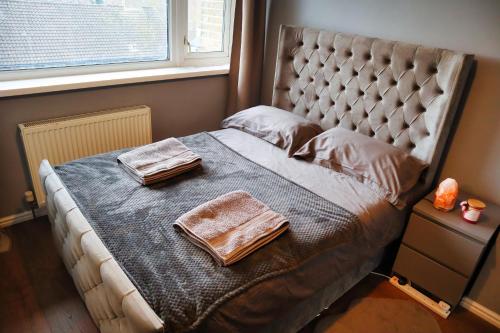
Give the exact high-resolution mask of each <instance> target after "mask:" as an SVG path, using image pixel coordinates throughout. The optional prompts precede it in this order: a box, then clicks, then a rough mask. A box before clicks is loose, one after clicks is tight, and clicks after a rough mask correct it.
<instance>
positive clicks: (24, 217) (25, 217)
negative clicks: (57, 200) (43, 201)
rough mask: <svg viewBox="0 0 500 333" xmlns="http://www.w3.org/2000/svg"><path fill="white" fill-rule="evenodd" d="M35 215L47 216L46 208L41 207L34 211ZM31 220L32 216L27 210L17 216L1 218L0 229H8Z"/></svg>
mask: <svg viewBox="0 0 500 333" xmlns="http://www.w3.org/2000/svg"><path fill="white" fill-rule="evenodd" d="M35 214H36V216H44V215H47V208H46V207H41V208H37V209H35ZM32 219H33V215H32V214H31V211H30V210H27V211H25V212H22V213H18V214H12V215H9V216H5V217H1V218H0V229H2V228H6V227H9V226H11V225H14V224H17V223H21V222H26V221H29V220H32Z"/></svg>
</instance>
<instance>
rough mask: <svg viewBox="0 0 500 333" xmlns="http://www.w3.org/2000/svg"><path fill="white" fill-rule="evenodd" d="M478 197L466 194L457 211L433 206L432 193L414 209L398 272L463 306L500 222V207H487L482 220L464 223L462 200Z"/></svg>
mask: <svg viewBox="0 0 500 333" xmlns="http://www.w3.org/2000/svg"><path fill="white" fill-rule="evenodd" d="M471 197H474V196H473V195H468V194H466V193H463V194H461V195H460V196H459V198H458V199H457V203H456V206H455V209H454V210H452V211H451V212H442V211H439V210H437V209H435V208H434V206H433V205H432V201H433V198H434V195H433V193H431V194H430V195H428V196H427V197H426V198H424V199H422V200H421V201H419V202H418V203H417V204H416V205H415V206H414V207H413V211H412V213H411V216H410V221H409V222H408V226H407V228H406V231H405V233H404V236H403V241H402V243H401V245H400V248H399V251H398V254H397V257H396V261H395V263H394V266H393V271H394V273H396V275H398V276H400V277H404V278H406V279H408V280H409V281H411V283H412V285H416V286H417V287H420V288H422V289H424V290H426V291H427V292H430V293H431V294H432V295H433V296H435V297H437V298H439V299H441V300H443V301H445V302H446V303H448V304H449V305H451V306H452V307H454V306H456V305H458V304H459V303H460V300H461V298H462V296H463V294H464V292H465V290H466V288H467V287H468V285H469V283H471V280H472V279H473V278H474V277H475V272H476V270H477V268H478V264H479V263H480V262H481V259H482V257H483V256H484V255H485V254H486V252H487V251H486V248H487V245H488V244H489V242H490V240H491V239H492V237H493V236H494V235H495V232H496V229H497V227H498V224H499V222H500V207H499V206H497V205H494V204H492V203H491V202H487V201H485V203H486V205H487V207H486V209H485V210H484V211H483V214H482V215H481V218H480V219H479V222H478V223H477V224H470V223H467V222H465V221H464V220H463V219H462V217H461V210H460V207H459V206H458V204H459V203H460V201H462V200H465V199H467V198H471Z"/></svg>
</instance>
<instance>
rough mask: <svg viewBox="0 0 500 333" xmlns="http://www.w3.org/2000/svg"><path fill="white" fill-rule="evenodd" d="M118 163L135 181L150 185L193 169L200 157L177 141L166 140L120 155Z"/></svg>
mask: <svg viewBox="0 0 500 333" xmlns="http://www.w3.org/2000/svg"><path fill="white" fill-rule="evenodd" d="M118 163H119V164H120V165H121V166H122V167H123V168H124V169H125V171H126V172H127V173H128V174H130V175H131V176H132V177H133V178H134V179H135V180H136V181H138V182H139V183H141V184H143V185H150V184H153V183H157V182H161V181H163V180H166V179H169V178H172V177H175V176H177V175H179V174H181V173H184V172H186V171H189V170H191V169H193V168H195V167H196V166H198V165H200V164H201V157H200V156H199V155H197V154H195V153H193V152H192V151H191V150H189V149H188V148H187V147H186V146H185V145H183V144H182V143H181V142H180V141H179V140H177V139H175V138H168V139H166V140H162V141H158V142H155V143H152V144H149V145H145V146H142V147H140V148H137V149H134V150H131V151H129V152H127V153H124V154H121V155H120V156H118Z"/></svg>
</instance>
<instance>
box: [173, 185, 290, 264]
mask: <svg viewBox="0 0 500 333" xmlns="http://www.w3.org/2000/svg"><path fill="white" fill-rule="evenodd" d="M174 228H176V229H177V230H178V231H180V232H182V234H183V235H184V236H185V237H186V238H187V239H188V240H189V241H191V242H192V243H193V244H195V245H197V246H199V247H200V248H202V249H203V250H205V251H207V252H208V253H209V254H210V255H211V256H212V257H213V258H214V259H215V260H216V261H217V262H218V263H219V264H220V265H221V266H228V265H231V264H233V263H235V262H237V261H238V260H241V259H242V258H244V257H245V256H247V255H249V254H250V253H252V252H253V251H255V250H257V249H259V248H260V247H262V246H264V245H266V244H267V243H269V242H270V241H272V240H273V239H275V238H276V237H278V236H279V235H281V234H282V233H283V232H285V231H286V230H287V229H288V220H287V219H286V218H285V217H284V216H283V215H281V214H278V213H276V212H274V211H272V210H271V209H270V208H269V207H267V206H266V205H265V204H263V203H262V202H260V201H259V200H257V199H255V198H253V197H252V196H251V195H250V194H249V193H247V192H244V191H235V192H230V193H227V194H224V195H222V196H220V197H218V198H216V199H214V200H211V201H208V202H206V203H204V204H202V205H200V206H198V207H196V208H194V209H193V210H191V211H189V212H187V213H185V214H184V215H182V216H181V217H179V218H178V219H177V221H175V223H174Z"/></svg>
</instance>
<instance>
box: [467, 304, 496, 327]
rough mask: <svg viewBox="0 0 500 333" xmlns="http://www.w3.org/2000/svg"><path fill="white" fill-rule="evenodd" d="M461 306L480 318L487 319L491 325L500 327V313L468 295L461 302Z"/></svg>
mask: <svg viewBox="0 0 500 333" xmlns="http://www.w3.org/2000/svg"><path fill="white" fill-rule="evenodd" d="M460 306H461V307H463V308H464V309H466V310H468V311H470V312H472V313H473V314H475V315H476V316H478V317H479V318H481V319H483V320H485V321H487V322H488V323H490V324H491V325H493V326H495V327H497V328H500V315H499V314H498V313H496V312H494V311H492V310H490V309H488V308H487V307H485V306H483V305H481V304H479V303H477V302H475V301H473V300H471V299H470V298H468V297H464V298H463V299H462V302H460Z"/></svg>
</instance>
